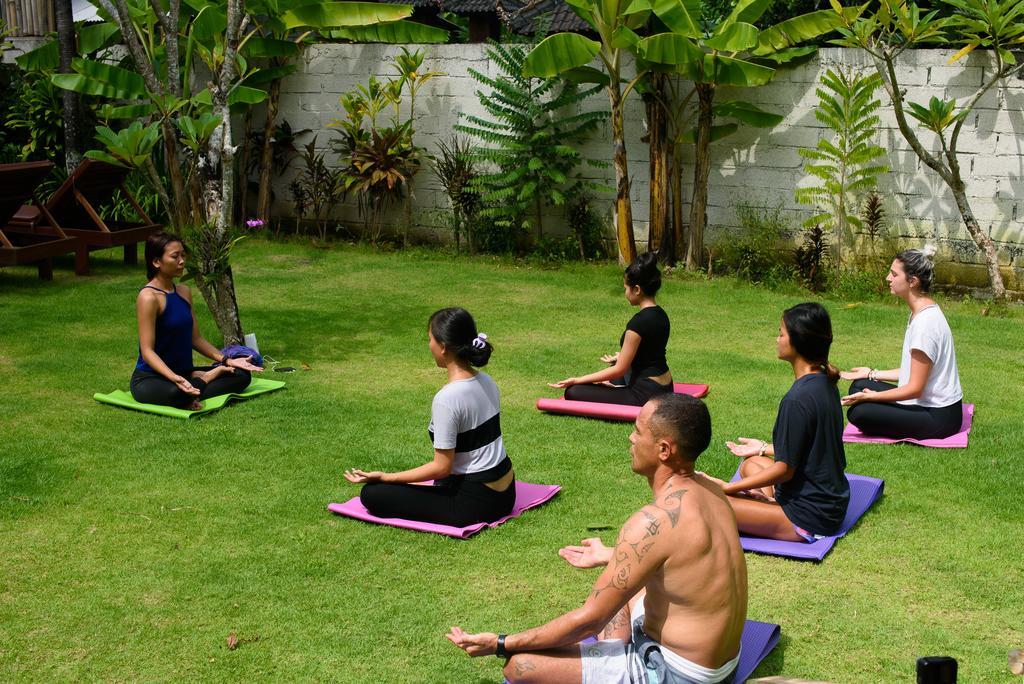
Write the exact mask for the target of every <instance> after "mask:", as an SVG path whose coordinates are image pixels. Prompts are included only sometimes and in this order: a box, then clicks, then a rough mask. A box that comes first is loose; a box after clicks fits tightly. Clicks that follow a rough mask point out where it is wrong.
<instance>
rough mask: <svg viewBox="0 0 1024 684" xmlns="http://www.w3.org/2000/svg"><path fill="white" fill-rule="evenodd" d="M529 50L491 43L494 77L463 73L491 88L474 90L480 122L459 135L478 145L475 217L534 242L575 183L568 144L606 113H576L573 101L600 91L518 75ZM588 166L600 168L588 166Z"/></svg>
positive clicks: (467, 120) (467, 123)
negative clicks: (524, 231)
mask: <svg viewBox="0 0 1024 684" xmlns="http://www.w3.org/2000/svg"><path fill="white" fill-rule="evenodd" d="M528 51H529V46H520V45H501V44H497V43H495V44H492V45H491V46H490V47H488V48H487V55H488V57H489V59H490V60H491V62H492V63H493V64H494V65H495V66H497V68H498V69H499V72H500V73H499V74H498V75H496V76H494V77H490V76H487V75H484V74H482V73H480V72H478V71H475V70H474V69H470V70H469V73H470V75H472V76H473V78H474V79H475V80H476V81H477V82H478V83H480V84H482V85H484V86H487V87H488V88H489V89H490V90H489V91H488V92H484V91H481V90H478V91H477V93H476V94H477V97H478V98H479V99H480V104H481V105H482V106H483V108H484V109H485V110H486V111H487V118H483V117H478V116H465V117H464V123H461V124H459V125H456V126H455V128H456V130H458V131H461V132H463V133H466V134H468V135H470V136H472V137H474V138H475V139H476V140H477V141H478V143H477V145H476V151H475V155H474V158H475V160H476V161H478V162H480V163H481V164H482V165H483V166H484V169H483V170H482V172H481V174H480V175H479V177H478V178H477V179H476V180H475V181H474V187H475V188H477V190H478V192H479V193H480V196H481V200H482V202H483V205H484V206H483V209H482V210H481V214H482V215H483V216H486V217H489V218H492V219H493V220H494V223H495V224H496V225H498V226H505V227H508V228H513V227H522V228H528V227H531V226H532V227H533V229H534V231H535V232H536V236H537V241H538V242H540V240H541V239H542V238H543V236H544V215H545V213H546V209H547V208H548V207H550V206H552V205H562V204H565V202H566V200H567V197H568V196H569V194H570V193H571V192H573V191H574V190H575V189H576V188H577V187H578V186H580V185H584V186H587V187H592V188H594V189H597V188H599V187H600V186H598V185H596V184H593V183H584V182H582V181H575V182H574V181H572V180H571V178H570V176H571V175H572V174H573V173H574V172H575V170H576V168H577V167H578V166H579V165H580V164H581V163H582V162H583V161H584V160H583V159H582V158H581V156H580V153H579V151H578V150H576V148H575V147H574V145H575V144H576V143H578V142H581V141H582V140H583V139H584V138H585V137H586V136H587V135H588V134H589V133H591V132H592V131H594V130H595V129H596V128H597V127H598V126H599V125H600V123H601V122H602V121H603V120H604V119H605V118H607V116H608V113H607V112H604V111H598V112H580V111H578V110H576V108H577V107H578V105H579V103H580V102H582V101H583V100H584V99H586V98H588V97H590V96H591V95H593V94H594V93H596V92H598V91H599V90H600V89H601V86H599V85H595V86H591V87H588V88H585V89H583V90H580V89H579V88H578V87H577V86H576V85H575V84H574V83H571V82H570V81H569V80H567V79H564V78H561V77H551V78H527V77H525V76H523V75H522V73H523V63H524V61H525V60H526V55H527V53H528ZM587 163H589V164H591V165H593V166H602V165H603V164H600V163H596V162H591V161H588V162H587Z"/></svg>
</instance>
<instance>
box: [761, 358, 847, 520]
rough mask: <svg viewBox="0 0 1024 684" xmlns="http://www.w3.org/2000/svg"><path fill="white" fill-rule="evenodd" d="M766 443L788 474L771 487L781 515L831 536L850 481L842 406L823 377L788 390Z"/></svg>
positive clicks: (818, 375)
mask: <svg viewBox="0 0 1024 684" xmlns="http://www.w3.org/2000/svg"><path fill="white" fill-rule="evenodd" d="M772 442H773V443H774V445H775V460H776V461H779V462H781V463H785V464H786V465H788V466H789V467H790V468H792V469H793V471H794V472H793V477H792V478H791V479H790V480H788V481H787V482H783V483H780V484H777V485H775V500H776V501H778V502H779V505H780V506H782V510H783V512H784V513H785V514H786V517H787V518H789V520H790V522H792V523H794V524H796V525H799V526H800V527H802V528H804V529H805V530H807V531H809V532H811V533H812V534H824V535H831V534H836V533H837V532H838V531H839V528H840V527H841V526H842V524H843V519H844V518H845V517H846V507H847V506H848V505H849V503H850V483H849V482H848V481H847V480H846V475H845V474H844V471H845V469H846V452H845V451H844V450H843V407H842V406H841V405H840V402H839V392H838V391H837V390H836V386H835V385H833V384H832V383H831V382H829V380H828V378H827V377H826V376H825V374H824V373H808V374H807V375H804V376H803V377H801V378H799V379H798V380H797V381H796V382H794V383H793V386H792V387H790V388H789V391H788V392H786V396H785V397H783V398H782V403H780V404H779V415H778V417H777V418H776V419H775V429H774V430H772Z"/></svg>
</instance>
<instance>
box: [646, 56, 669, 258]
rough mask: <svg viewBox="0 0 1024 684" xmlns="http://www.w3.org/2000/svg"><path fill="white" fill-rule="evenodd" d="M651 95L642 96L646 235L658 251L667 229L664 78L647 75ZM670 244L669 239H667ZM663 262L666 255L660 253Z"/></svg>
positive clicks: (650, 249)
mask: <svg viewBox="0 0 1024 684" xmlns="http://www.w3.org/2000/svg"><path fill="white" fill-rule="evenodd" d="M650 86H651V92H650V93H648V94H646V95H645V96H644V100H645V103H646V106H647V136H648V141H647V146H648V149H649V153H650V154H649V156H650V172H651V187H650V219H649V224H648V226H649V227H648V233H647V249H648V251H651V252H656V251H659V250H660V249H661V247H662V245H663V243H664V242H665V231H666V227H667V226H668V208H669V198H668V152H669V148H668V139H667V138H668V136H667V125H668V122H667V121H666V112H665V102H666V97H667V93H666V92H665V74H659V73H656V72H654V73H652V74H651V75H650ZM670 241H671V239H670ZM658 256H659V257H660V258H661V259H662V260H664V259H665V257H666V255H665V254H663V253H659V255H658Z"/></svg>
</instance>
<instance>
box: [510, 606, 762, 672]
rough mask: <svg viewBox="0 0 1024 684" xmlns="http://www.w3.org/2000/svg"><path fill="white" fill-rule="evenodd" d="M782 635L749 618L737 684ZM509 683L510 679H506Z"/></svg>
mask: <svg viewBox="0 0 1024 684" xmlns="http://www.w3.org/2000/svg"><path fill="white" fill-rule="evenodd" d="M781 636H782V628H781V627H779V626H778V625H776V624H773V623H771V622H758V621H757V620H747V622H746V624H744V625H743V636H742V637H740V643H741V644H742V646H741V647H740V662H739V664H737V665H736V674H735V675H734V676H733V682H735V684H743V682H745V681H747V680H748V679H749V678H750V675H752V674H754V670H756V669H757V666H758V665H760V664H761V661H762V660H764V659H765V658H767V657H768V654H769V653H771V652H772V649H773V648H775V646H776V645H777V644H778V643H779V637H781ZM595 641H597V639H595V638H594V637H589V638H587V639H584V640H583V643H585V644H589V643H593V642H595ZM505 684H508V680H507V679H506V680H505Z"/></svg>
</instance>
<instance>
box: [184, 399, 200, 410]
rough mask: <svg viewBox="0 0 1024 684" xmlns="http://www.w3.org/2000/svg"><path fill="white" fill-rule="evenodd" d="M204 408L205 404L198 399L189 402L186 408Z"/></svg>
mask: <svg viewBox="0 0 1024 684" xmlns="http://www.w3.org/2000/svg"><path fill="white" fill-rule="evenodd" d="M202 408H203V405H202V404H201V403H200V402H199V400H198V399H196V400H195V401H193V402H192V403H191V404H189V405H188V408H186V409H185V410H186V411H199V410H200V409H202Z"/></svg>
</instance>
